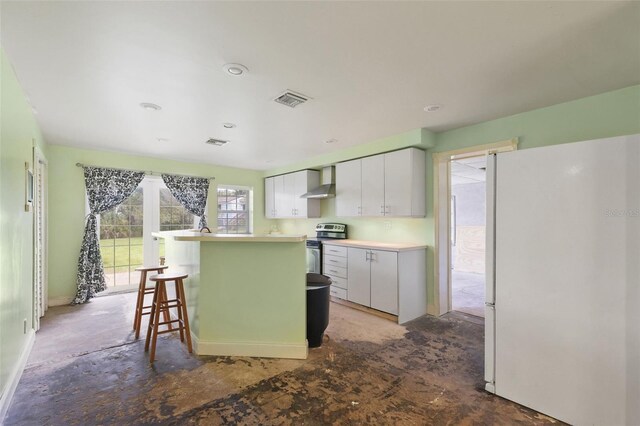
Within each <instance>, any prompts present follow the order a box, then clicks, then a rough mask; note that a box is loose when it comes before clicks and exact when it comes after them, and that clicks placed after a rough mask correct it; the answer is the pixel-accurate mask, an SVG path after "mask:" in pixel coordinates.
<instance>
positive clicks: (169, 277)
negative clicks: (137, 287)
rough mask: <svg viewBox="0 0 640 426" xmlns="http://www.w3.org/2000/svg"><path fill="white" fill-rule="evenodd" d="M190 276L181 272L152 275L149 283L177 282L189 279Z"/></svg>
mask: <svg viewBox="0 0 640 426" xmlns="http://www.w3.org/2000/svg"><path fill="white" fill-rule="evenodd" d="M188 276H189V275H188V274H184V273H179V272H173V273H168V274H158V275H152V276H150V277H149V281H154V282H156V281H175V280H183V279H185V278H187V277H188Z"/></svg>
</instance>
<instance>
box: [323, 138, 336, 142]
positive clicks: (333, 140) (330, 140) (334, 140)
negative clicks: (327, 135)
mask: <svg viewBox="0 0 640 426" xmlns="http://www.w3.org/2000/svg"><path fill="white" fill-rule="evenodd" d="M336 142H338V139H329V140H326V141H324V143H336Z"/></svg>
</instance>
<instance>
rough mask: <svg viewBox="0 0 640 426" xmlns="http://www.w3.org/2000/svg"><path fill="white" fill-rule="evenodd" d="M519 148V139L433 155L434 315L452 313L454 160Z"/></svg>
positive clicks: (432, 308) (432, 307)
mask: <svg viewBox="0 0 640 426" xmlns="http://www.w3.org/2000/svg"><path fill="white" fill-rule="evenodd" d="M517 149H518V138H513V139H508V140H504V141H500V142H494V143H489V144H484V145H475V146H470V147H467V148H461V149H456V150H452V151H444V152H435V153H433V154H432V160H433V182H434V188H435V190H434V195H433V201H434V205H433V214H434V222H435V244H434V257H435V259H434V277H435V286H434V287H435V288H434V291H435V292H434V294H435V297H434V303H433V305H432V306H431V307H430V311H431V312H429V313H430V314H432V315H436V316H440V315H443V314H446V313H447V312H449V311H450V310H451V182H450V176H451V161H452V160H460V159H462V158H469V157H477V156H480V155H489V154H493V153H498V152H508V151H515V150H517Z"/></svg>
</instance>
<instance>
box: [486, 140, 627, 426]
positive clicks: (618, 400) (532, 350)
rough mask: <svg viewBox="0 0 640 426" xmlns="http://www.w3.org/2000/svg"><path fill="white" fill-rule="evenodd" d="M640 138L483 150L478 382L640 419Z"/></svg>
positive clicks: (531, 398)
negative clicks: (481, 371) (481, 374)
mask: <svg viewBox="0 0 640 426" xmlns="http://www.w3.org/2000/svg"><path fill="white" fill-rule="evenodd" d="M639 170H640V135H632V136H624V137H616V138H609V139H601V140H595V141H585V142H576V143H569V144H561V145H554V146H549V147H542V148H533V149H526V150H521V151H514V152H508V153H499V154H496V155H490V156H489V158H488V164H487V197H488V199H487V268H486V269H487V289H486V311H485V313H486V320H485V328H486V329H485V381H486V382H487V384H486V389H487V390H488V391H490V392H493V393H495V394H497V395H499V396H502V397H504V398H507V399H509V400H512V401H515V402H518V403H520V404H522V405H525V406H527V407H530V408H532V409H535V410H537V411H540V412H542V413H545V414H547V415H549V416H552V417H555V418H557V419H559V420H562V421H565V422H568V423H572V424H577V425H591V424H594V425H639V424H640V314H639V312H640V279H639V277H640V249H639V246H640V171H639Z"/></svg>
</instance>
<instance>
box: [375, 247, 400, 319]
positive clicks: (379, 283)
mask: <svg viewBox="0 0 640 426" xmlns="http://www.w3.org/2000/svg"><path fill="white" fill-rule="evenodd" d="M369 258H370V259H371V260H370V261H369V263H370V264H371V307H372V308H374V309H378V310H379V311H383V312H388V313H390V314H393V315H398V253H395V252H392V251H379V250H372V251H371V254H370V255H369Z"/></svg>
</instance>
